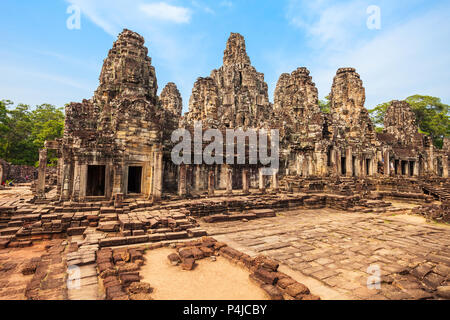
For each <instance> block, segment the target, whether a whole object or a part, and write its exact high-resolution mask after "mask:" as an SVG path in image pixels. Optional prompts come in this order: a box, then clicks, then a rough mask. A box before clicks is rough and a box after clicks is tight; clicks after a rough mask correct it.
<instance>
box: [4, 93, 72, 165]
mask: <svg viewBox="0 0 450 320" xmlns="http://www.w3.org/2000/svg"><path fill="white" fill-rule="evenodd" d="M13 105H14V103H13V102H11V101H9V100H2V101H0V158H2V159H4V160H6V161H8V162H11V163H12V164H19V165H20V164H21V165H36V163H38V161H39V149H40V148H42V147H43V146H44V142H45V141H46V140H54V139H56V138H60V137H62V134H63V131H64V113H63V111H62V108H57V107H55V106H53V105H50V104H42V105H39V106H37V107H36V108H35V109H34V110H31V109H30V107H29V106H28V105H25V104H19V105H17V106H15V107H12V106H13ZM49 160H50V164H54V163H55V158H54V157H53V158H52V157H49Z"/></svg>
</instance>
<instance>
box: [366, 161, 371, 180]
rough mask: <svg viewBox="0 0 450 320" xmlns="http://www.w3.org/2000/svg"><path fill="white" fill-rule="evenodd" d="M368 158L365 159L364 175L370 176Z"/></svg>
mask: <svg viewBox="0 0 450 320" xmlns="http://www.w3.org/2000/svg"><path fill="white" fill-rule="evenodd" d="M370 160H371V159H366V176H370Z"/></svg>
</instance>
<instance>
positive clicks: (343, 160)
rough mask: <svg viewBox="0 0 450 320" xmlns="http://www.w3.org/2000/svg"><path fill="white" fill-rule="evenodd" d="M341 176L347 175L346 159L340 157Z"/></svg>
mask: <svg viewBox="0 0 450 320" xmlns="http://www.w3.org/2000/svg"><path fill="white" fill-rule="evenodd" d="M341 174H343V175H346V174H347V158H346V157H341Z"/></svg>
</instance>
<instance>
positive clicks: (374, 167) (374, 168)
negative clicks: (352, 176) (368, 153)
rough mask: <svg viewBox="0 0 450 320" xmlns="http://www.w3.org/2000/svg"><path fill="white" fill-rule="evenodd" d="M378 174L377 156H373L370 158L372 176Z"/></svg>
mask: <svg viewBox="0 0 450 320" xmlns="http://www.w3.org/2000/svg"><path fill="white" fill-rule="evenodd" d="M377 173H378V159H377V155H376V154H375V155H374V157H373V158H372V176H373V177H374V176H376V175H377Z"/></svg>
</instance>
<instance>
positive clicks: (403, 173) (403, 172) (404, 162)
mask: <svg viewBox="0 0 450 320" xmlns="http://www.w3.org/2000/svg"><path fill="white" fill-rule="evenodd" d="M406 164H407V163H406V161H403V160H402V176H404V175H406Z"/></svg>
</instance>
